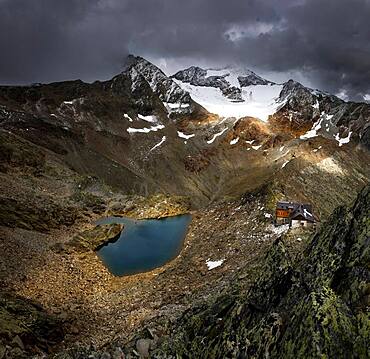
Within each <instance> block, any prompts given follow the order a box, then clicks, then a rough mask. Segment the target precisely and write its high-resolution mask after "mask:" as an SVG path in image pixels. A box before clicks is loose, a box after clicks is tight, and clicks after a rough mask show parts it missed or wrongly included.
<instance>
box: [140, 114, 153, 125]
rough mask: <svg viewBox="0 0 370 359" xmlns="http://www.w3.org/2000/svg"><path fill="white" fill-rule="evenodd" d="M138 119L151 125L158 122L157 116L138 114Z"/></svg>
mask: <svg viewBox="0 0 370 359" xmlns="http://www.w3.org/2000/svg"><path fill="white" fill-rule="evenodd" d="M137 117H139V118H140V120H143V121H146V122H149V123H156V122H157V118H156V117H155V116H143V115H140V114H138V115H137Z"/></svg>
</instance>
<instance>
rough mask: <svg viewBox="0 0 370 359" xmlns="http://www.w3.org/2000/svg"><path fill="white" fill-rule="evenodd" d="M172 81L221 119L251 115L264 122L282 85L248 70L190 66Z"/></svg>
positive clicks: (273, 108) (275, 104)
mask: <svg viewBox="0 0 370 359" xmlns="http://www.w3.org/2000/svg"><path fill="white" fill-rule="evenodd" d="M172 78H173V79H175V81H176V82H177V84H178V85H179V86H181V88H183V89H184V90H185V91H187V92H189V93H190V96H191V97H192V99H193V100H194V101H196V102H197V103H199V104H200V105H201V106H203V107H204V108H205V109H206V110H207V111H209V112H212V113H215V114H217V115H219V116H221V117H237V118H239V117H243V116H254V117H258V118H260V119H262V120H264V121H266V120H267V119H268V116H269V115H271V114H273V113H274V112H275V111H276V110H277V108H278V107H279V105H280V103H279V102H278V101H276V99H277V98H278V97H279V94H280V91H281V89H282V85H277V84H275V83H274V82H272V81H269V80H266V79H264V78H263V77H261V76H259V75H257V74H256V73H254V72H253V71H251V70H248V69H242V68H233V67H231V66H227V67H223V68H207V69H202V68H200V67H197V66H191V67H189V68H187V69H184V70H181V71H178V72H177V73H176V74H174V75H173V76H172Z"/></svg>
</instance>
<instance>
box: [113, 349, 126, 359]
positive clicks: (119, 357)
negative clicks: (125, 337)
mask: <svg viewBox="0 0 370 359" xmlns="http://www.w3.org/2000/svg"><path fill="white" fill-rule="evenodd" d="M112 359H125V354H124V352H123V351H122V349H121V348H120V347H118V348H116V349H115V350H114V352H113V357H112Z"/></svg>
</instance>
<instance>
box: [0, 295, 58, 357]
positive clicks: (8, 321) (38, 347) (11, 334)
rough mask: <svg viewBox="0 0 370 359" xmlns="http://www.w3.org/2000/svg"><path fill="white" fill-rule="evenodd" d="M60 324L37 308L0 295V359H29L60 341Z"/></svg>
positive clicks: (22, 299) (48, 350)
mask: <svg viewBox="0 0 370 359" xmlns="http://www.w3.org/2000/svg"><path fill="white" fill-rule="evenodd" d="M63 337H64V332H63V328H62V325H61V321H60V320H58V319H57V318H56V317H54V316H51V315H49V314H48V313H47V312H46V311H45V310H44V309H43V308H42V307H41V306H40V305H39V304H37V303H34V302H32V301H30V300H27V299H24V298H21V297H18V296H14V295H10V294H5V293H1V292H0V357H1V358H9V359H10V358H30V355H32V354H34V355H36V354H38V353H40V352H46V353H47V352H50V350H51V349H52V348H53V346H55V345H56V344H58V343H60V342H61V341H62V340H63Z"/></svg>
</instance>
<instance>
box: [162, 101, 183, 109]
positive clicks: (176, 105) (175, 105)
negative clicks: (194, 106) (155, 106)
mask: <svg viewBox="0 0 370 359" xmlns="http://www.w3.org/2000/svg"><path fill="white" fill-rule="evenodd" d="M163 104H164V105H165V106H166V107H169V108H170V109H171V110H177V109H181V108H187V107H189V106H190V104H188V103H171V102H163Z"/></svg>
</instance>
